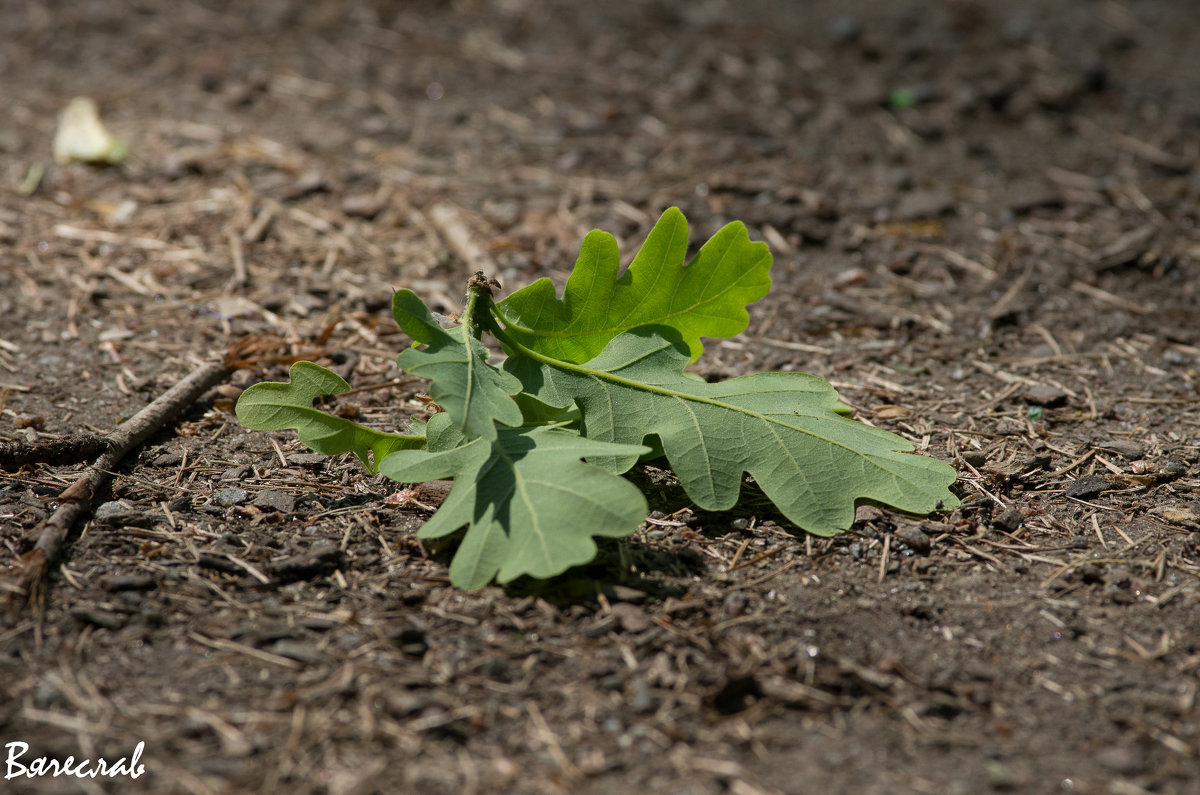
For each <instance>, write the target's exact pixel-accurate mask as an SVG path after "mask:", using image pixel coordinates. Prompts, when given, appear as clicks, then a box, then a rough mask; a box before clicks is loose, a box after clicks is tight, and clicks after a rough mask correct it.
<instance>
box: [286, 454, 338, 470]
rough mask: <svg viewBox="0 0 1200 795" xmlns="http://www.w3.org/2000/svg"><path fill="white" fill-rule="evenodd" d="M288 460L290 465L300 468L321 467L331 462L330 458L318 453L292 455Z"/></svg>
mask: <svg viewBox="0 0 1200 795" xmlns="http://www.w3.org/2000/svg"><path fill="white" fill-rule="evenodd" d="M287 460H288V463H289V464H295V465H296V466H298V467H319V466H323V465H324V464H325V462H326V461H328V460H329V456H326V455H319V454H317V453H292V454H291V455H289V456H288V457H287Z"/></svg>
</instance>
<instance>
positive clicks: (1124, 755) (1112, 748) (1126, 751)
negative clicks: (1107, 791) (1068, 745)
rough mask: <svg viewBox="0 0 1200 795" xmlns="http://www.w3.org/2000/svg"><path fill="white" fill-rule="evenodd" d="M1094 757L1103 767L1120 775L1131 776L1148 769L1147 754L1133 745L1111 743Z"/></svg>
mask: <svg viewBox="0 0 1200 795" xmlns="http://www.w3.org/2000/svg"><path fill="white" fill-rule="evenodd" d="M1092 758H1093V759H1095V760H1096V763H1097V764H1099V765H1100V766H1101V767H1103V768H1106V769H1108V770H1111V771H1112V772H1114V773H1117V774H1118V775H1123V776H1130V775H1134V774H1136V773H1140V772H1142V771H1143V770H1145V769H1146V759H1145V756H1144V755H1143V754H1142V752H1141V751H1140V750H1138V749H1137V748H1136V747H1134V746H1132V745H1109V746H1106V747H1104V748H1101V749H1100V750H1099V751H1097V752H1096V753H1095V754H1093V755H1092Z"/></svg>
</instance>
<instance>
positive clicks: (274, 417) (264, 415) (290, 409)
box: [237, 362, 425, 473]
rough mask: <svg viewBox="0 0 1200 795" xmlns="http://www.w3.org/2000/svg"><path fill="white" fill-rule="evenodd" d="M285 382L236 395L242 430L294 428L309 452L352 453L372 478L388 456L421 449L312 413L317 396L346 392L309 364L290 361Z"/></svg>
mask: <svg viewBox="0 0 1200 795" xmlns="http://www.w3.org/2000/svg"><path fill="white" fill-rule="evenodd" d="M288 377H289V378H290V379H291V383H280V382H264V383H261V384H255V385H254V386H252V387H250V388H249V389H247V390H246V391H245V392H243V393H242V396H241V397H240V398H238V402H237V417H238V419H239V420H240V421H241V423H242V424H243V425H245V426H246V427H247V428H252V429H254V430H256V431H278V430H283V429H285V428H294V429H296V430H297V431H299V436H300V441H301V442H303V443H304V444H305V445H306V446H307V447H308V448H309V449H310V450H313V451H315V452H318V453H323V454H325V455H337V454H339V453H346V452H353V453H354V454H355V455H356V456H358V460H359V461H362V463H363V466H365V467H366V468H367V469H368V470H370V471H371V472H372V473H375V472H376V471H377V470H378V465H379V462H380V461H382V460H383V459H384V458H385V457H386V456H388V455H389V454H391V453H394V452H396V451H397V450H413V449H420V448H422V447H424V446H425V437H424V436H405V435H403V434H399V433H384V432H382V431H375V430H372V429H370V428H367V427H365V426H363V425H359V424H358V423H354V422H351V421H350V420H347V419H343V418H342V417H335V416H333V415H332V414H326V413H325V412H323V411H321V410H319V409H315V408H313V400H315V399H316V398H318V397H320V396H321V395H340V394H341V393H343V392H346V391H347V390H349V389H350V385H349V384H347V383H346V382H345V380H344V379H343V378H342V377H341V376H340V375H338V374H337V373H335V372H333V371H331V370H327V369H325V368H324V367H321V366H320V365H317V364H313V363H312V362H296V363H295V364H293V365H292V368H291V370H290V371H289V372H288ZM368 451H370V453H371V455H373V457H374V466H372V461H371V458H370V457H369V456H368Z"/></svg>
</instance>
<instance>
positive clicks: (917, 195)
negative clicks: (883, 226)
mask: <svg viewBox="0 0 1200 795" xmlns="http://www.w3.org/2000/svg"><path fill="white" fill-rule="evenodd" d="M953 209H954V195H953V194H951V193H948V192H946V191H914V192H912V193H906V194H904V195H903V196H901V197H900V201H898V202H896V210H895V212H893V213H892V217H893V219H895V220H897V221H921V220H926V219H929V218H937V217H938V216H941V215H945V214H946V213H948V212H950V211H951V210H953Z"/></svg>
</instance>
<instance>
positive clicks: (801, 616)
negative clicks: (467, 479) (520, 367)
mask: <svg viewBox="0 0 1200 795" xmlns="http://www.w3.org/2000/svg"><path fill="white" fill-rule="evenodd" d="M585 6H586V7H585ZM0 31H3V36H2V37H0V96H2V97H3V106H4V111H3V113H2V114H0V408H2V414H0V444H2V443H8V442H35V443H40V442H44V441H46V440H53V439H57V438H59V437H62V436H65V435H67V434H72V433H76V432H94V433H105V432H108V431H111V430H112V429H114V428H115V427H117V425H118V423H120V422H121V421H122V420H123V419H125V418H128V417H130V416H131V415H132V414H134V413H135V412H136V411H138V410H139V409H140V408H142V407H143V406H144V405H146V404H147V403H148V402H149V401H150V400H152V399H154V398H155V397H156V396H158V395H160V394H162V393H163V392H164V391H165V390H166V389H167V388H169V387H170V386H171V385H172V384H174V383H176V382H177V381H179V380H180V379H182V378H183V377H185V376H186V375H187V374H188V373H189V372H192V371H193V370H194V369H196V368H197V366H199V365H201V364H202V363H203V362H205V361H210V360H212V359H215V358H216V357H218V356H219V355H220V354H221V352H222V351H224V350H225V349H226V348H227V347H228V346H229V345H231V344H232V343H234V342H236V341H238V340H239V339H242V338H243V337H245V336H246V335H250V336H253V337H257V338H260V339H272V340H276V341H278V342H279V343H280V344H281V345H282V346H283V347H284V349H285V350H287V351H290V352H303V351H305V350H315V351H316V354H317V355H318V356H319V359H318V360H319V361H321V362H322V363H325V364H327V365H329V366H332V367H333V368H334V369H336V370H338V372H340V373H342V374H343V375H344V376H345V377H346V378H347V380H348V381H349V382H350V383H351V385H352V386H354V387H371V388H369V389H363V390H362V391H358V392H356V393H354V394H353V395H350V396H348V397H345V398H341V399H339V400H338V401H337V402H336V403H333V404H331V405H334V406H335V407H336V409H337V410H339V411H343V412H350V413H352V414H354V415H355V416H357V417H358V418H359V419H360V421H362V422H366V423H369V424H372V425H374V426H376V427H380V428H385V429H401V428H403V427H404V422H405V420H406V419H407V418H408V417H411V416H423V414H422V412H424V411H425V410H427V408H428V406H427V405H426V404H425V403H423V402H421V401H420V399H419V397H420V396H421V395H422V393H423V390H424V388H425V386H424V384H422V383H421V382H419V381H414V380H412V379H397V375H398V373H397V371H396V369H395V364H394V361H393V358H394V355H395V354H396V353H397V352H399V351H400V350H401V349H402V348H403V347H405V346H406V345H407V344H408V343H407V340H406V338H404V337H403V336H402V335H401V334H400V333H399V331H398V330H397V329H396V328H395V326H394V324H393V323H392V321H391V319H390V316H389V314H388V306H389V302H390V297H391V293H392V291H393V290H394V289H396V288H400V287H411V288H412V289H414V290H416V291H417V292H418V293H419V294H421V295H422V296H424V297H425V298H426V299H427V300H428V301H429V303H431V305H433V306H434V308H436V309H439V310H440V311H454V310H456V309H459V308H461V307H460V302H461V300H462V296H463V294H464V290H465V280H466V277H467V275H468V274H469V273H471V272H473V271H475V270H477V269H481V270H484V271H487V272H488V273H490V274H493V275H496V276H497V277H498V278H499V279H500V281H501V282H503V283H504V285H505V287H506V288H509V289H511V288H514V287H519V286H521V285H522V284H525V283H527V282H529V281H531V280H532V279H534V278H535V277H538V276H542V275H549V276H552V277H554V278H555V279H556V280H558V281H559V283H561V281H562V280H563V279H564V278H565V275H566V273H567V272H568V271H569V269H570V267H571V264H572V263H573V260H574V255H575V253H576V250H577V246H578V243H579V241H580V240H581V239H582V237H583V235H584V234H585V233H586V232H587V231H588V230H589V229H592V228H595V227H599V228H603V229H606V230H609V231H611V232H613V233H614V234H616V235H617V237H618V239H619V240H620V241H621V244H622V252H623V253H624V254H626V255H632V253H633V251H634V250H636V247H637V246H638V245H639V244H640V241H641V240H642V238H643V237H644V235H645V233H646V231H647V230H648V229H649V227H650V225H651V224H652V223H653V221H654V219H655V218H657V216H658V214H659V213H660V212H661V211H662V210H663V209H664V208H666V207H668V206H671V205H678V206H680V207H681V208H682V209H683V210H684V212H685V213H686V214H687V216H688V218H689V219H690V220H691V222H692V234H693V242H695V243H699V242H701V241H702V240H703V239H705V238H706V237H707V236H708V235H709V234H711V233H712V232H713V231H715V230H716V229H717V228H719V226H720V225H722V224H723V223H725V222H726V221H728V220H733V219H741V220H743V221H745V222H746V223H747V225H748V226H749V228H750V231H751V236H752V237H753V238H755V239H760V240H765V241H767V242H768V243H769V244H770V245H771V248H772V251H773V253H774V256H775V265H774V268H773V277H774V282H775V287H774V290H773V291H772V293H771V294H770V296H768V297H767V298H766V299H765V300H763V301H762V302H761V303H759V304H757V305H755V306H754V307H753V308H752V313H751V315H752V320H751V326H750V329H749V330H748V331H747V333H746V334H745V335H743V336H742V337H740V338H737V339H735V340H729V341H720V342H712V343H710V344H709V345H708V346H707V354H706V356H705V358H704V359H703V360H701V370H700V371H701V372H702V373H703V374H704V375H706V376H710V377H729V376H733V375H738V374H741V373H745V372H750V371H755V370H769V369H777V370H778V369H782V370H804V371H808V372H812V373H816V374H817V375H820V376H822V377H824V378H827V379H829V380H830V381H832V382H833V383H834V384H835V385H836V386H837V387H838V389H839V391H840V392H841V394H842V395H843V397H844V398H845V399H846V401H847V402H849V403H850V404H852V405H853V407H854V409H855V411H856V414H857V416H858V417H859V418H860V419H862V420H864V421H869V422H871V423H874V424H876V425H879V426H881V427H884V428H887V429H889V430H892V431H894V432H896V433H899V434H901V435H903V436H905V437H907V438H909V439H911V440H912V441H913V442H914V443H915V444H916V445H917V446H918V448H919V449H920V450H922V451H923V452H925V453H927V454H929V455H933V456H937V457H940V458H943V459H945V460H947V461H950V462H952V463H953V464H954V465H955V467H956V468H957V469H958V471H959V473H960V476H961V480H960V481H959V483H958V484H957V485H956V487H955V488H956V491H957V492H958V493H959V494H960V495H961V496H962V498H963V505H962V507H961V509H959V510H956V511H954V512H953V513H951V514H947V515H941V516H934V517H906V516H899V515H896V514H893V513H889V512H885V511H881V510H878V509H875V508H871V507H863V508H860V509H859V514H858V519H857V521H856V522H855V524H854V526H853V527H852V528H850V529H849V531H848V532H846V533H845V534H843V535H841V536H838V537H836V538H833V539H817V538H805V537H804V536H803V535H801V534H797V533H794V532H793V531H791V530H790V529H789V528H788V526H787V525H786V522H784V521H783V520H782V519H780V517H778V516H776V515H774V514H773V513H771V511H770V510H769V509H768V507H767V506H766V505H765V504H764V503H763V502H762V501H761V500H755V499H754V498H753V497H750V498H748V499H747V500H746V501H745V503H744V504H743V506H742V507H741V508H739V509H738V510H736V511H734V512H732V513H729V514H709V513H704V512H701V511H698V510H694V509H692V508H691V507H690V506H689V504H688V502H687V499H686V497H685V496H684V495H683V494H682V493H681V492H680V491H679V490H678V489H677V488H673V487H672V486H671V485H670V481H669V479H666V480H664V479H663V478H662V477H649V476H652V475H655V474H656V473H648V475H647V476H643V477H644V480H645V482H646V485H647V487H648V488H649V490H650V497H651V503H652V507H653V508H654V509H655V510H656V511H657V512H656V513H654V514H652V516H651V519H650V520H648V522H647V524H646V525H644V526H643V528H642V529H641V530H640V531H639V532H638V533H637V534H635V535H634V536H633V537H632V538H631V539H629V540H628V542H627V543H624V544H621V545H617V544H611V545H608V546H605V547H604V548H603V550H602V556H601V559H600V560H599V561H598V562H597V564H596V565H594V566H591V567H589V568H587V569H586V570H584V571H574V572H571V573H569V575H567V576H564V577H563V578H561V579H560V580H556V581H554V582H551V583H545V584H537V583H531V582H519V583H517V584H516V585H515V586H514V587H511V588H509V589H500V588H495V587H493V588H487V589H485V590H483V591H480V592H474V593H464V592H460V591H456V590H453V589H451V588H449V587H448V583H447V579H446V563H447V558H446V556H445V553H444V551H438V550H435V549H426V548H423V547H422V546H421V545H419V544H418V543H417V541H416V539H415V535H414V533H415V529H416V528H417V527H418V526H419V525H420V524H421V522H422V521H424V520H425V519H426V518H427V517H428V515H429V513H428V511H427V510H425V509H424V508H422V507H420V506H416V505H412V504H408V505H407V506H398V505H396V504H395V501H394V500H393V501H392V502H389V501H388V500H387V497H388V496H389V495H392V494H393V493H394V492H396V491H398V490H399V488H400V486H399V485H398V484H394V483H391V482H388V481H386V480H382V479H375V478H371V477H369V476H366V475H365V474H364V472H363V470H362V469H361V467H359V465H358V464H357V463H356V462H355V461H353V460H351V459H325V458H324V457H321V456H315V455H311V454H308V453H307V451H306V450H304V449H303V448H302V447H301V446H300V445H299V444H298V443H297V442H296V440H295V438H294V434H290V433H286V432H280V433H271V434H264V433H256V432H248V431H246V430H245V429H244V428H242V427H241V426H240V425H239V424H238V422H237V420H236V418H235V417H234V416H233V414H232V413H231V407H232V404H233V400H234V399H235V398H236V396H237V394H238V391H239V388H244V387H245V386H247V385H248V384H251V383H254V382H256V381H259V380H263V379H270V380H282V379H283V378H284V377H285V375H286V369H285V368H284V367H283V366H282V365H264V366H260V367H257V368H255V369H251V370H241V371H239V372H238V373H236V374H235V375H234V376H233V378H232V379H231V380H230V381H229V382H228V383H226V384H224V385H223V386H221V387H219V388H217V389H215V390H213V391H211V392H209V393H208V394H207V395H206V396H205V397H203V398H202V399H201V400H200V401H198V402H197V403H195V404H193V405H192V406H191V407H190V408H189V409H188V411H187V412H185V414H184V415H183V416H182V417H181V418H180V419H179V421H177V422H175V423H173V424H171V425H170V426H168V427H167V428H166V429H164V430H163V431H162V432H160V433H158V434H157V435H156V436H154V437H153V438H152V439H151V440H150V442H149V443H148V444H146V445H144V446H143V447H142V448H140V449H139V450H138V451H136V452H135V453H134V454H132V455H131V456H129V457H128V458H127V459H126V460H125V461H124V462H123V464H122V465H121V467H120V468H119V470H118V471H117V473H116V476H115V479H114V481H113V485H112V488H111V493H109V494H104V495H100V496H99V498H98V499H97V500H96V503H95V505H96V509H97V510H96V515H95V516H94V517H93V518H91V519H90V520H89V521H87V522H86V524H83V525H81V526H78V527H77V528H76V532H75V534H74V535H73V536H72V538H71V543H70V544H69V546H68V549H67V554H66V557H65V559H64V561H63V562H62V565H61V566H58V567H55V569H54V570H53V572H52V576H51V578H50V587H49V590H48V592H47V593H46V595H45V597H46V598H45V601H44V604H34V605H32V606H25V605H24V602H23V601H22V600H20V599H19V598H17V597H18V595H16V594H12V593H7V594H5V596H7V597H9V603H10V608H11V609H10V610H9V614H8V615H7V617H6V621H5V622H4V623H2V624H0V744H8V743H12V742H25V743H28V744H29V746H30V750H29V753H28V757H27V758H26V761H31V760H32V758H33V757H35V756H50V757H54V758H57V759H60V760H61V759H65V758H66V757H67V756H75V757H76V758H80V757H83V758H97V757H105V758H107V759H109V760H115V758H116V757H120V756H127V755H129V754H130V753H131V751H132V749H133V748H134V746H135V745H136V744H137V743H138V742H139V741H143V742H144V743H145V746H144V752H143V755H142V759H141V761H142V763H143V764H144V765H145V769H146V772H145V775H144V776H142V777H140V778H139V779H137V780H136V781H132V780H130V779H128V778H122V779H119V780H115V781H107V782H106V781H102V780H96V781H92V780H83V781H82V782H81V783H76V782H75V781H74V780H67V779H64V778H58V779H53V778H48V777H47V778H39V779H29V778H20V779H11V780H4V781H3V786H0V789H2V790H3V791H5V792H8V791H13V792H22V791H35V792H60V791H61V792H77V791H80V790H81V789H82V790H83V791H86V792H103V791H110V792H189V793H241V792H280V791H289V792H296V793H307V792H322V793H325V792H328V793H371V792H397V793H402V792H420V793H426V794H427V795H434V794H435V793H492V792H513V793H572V794H574V793H625V792H640V793H647V795H650V794H653V795H658V794H660V793H662V794H664V795H665V794H667V793H672V794H675V793H677V794H678V795H683V794H684V793H688V794H690V795H708V794H709V793H725V792H728V793H732V794H733V795H755V794H758V793H861V794H864V795H866V794H869V793H881V794H882V793H889V794H890V793H964V794H966V793H980V792H989V791H1012V792H1022V793H1025V792H1029V793H1060V792H1061V793H1116V794H1118V795H1131V794H1132V793H1143V792H1153V793H1195V792H1200V704H1198V703H1197V691H1198V689H1200V631H1198V627H1200V492H1198V490H1197V489H1198V486H1200V393H1198V389H1197V385H1198V384H1200V231H1198V229H1197V224H1198V221H1200V13H1198V11H1197V8H1196V6H1195V4H1194V2H1192V0H1145V1H1144V2H1141V1H1138V0H1130V1H1129V2H1116V1H1115V0H1103V1H1102V0H1087V1H1085V0H1070V1H1068V0H1044V1H1043V2H1030V1H1022V2H1014V3H1005V4H999V3H988V2H983V0H955V1H954V2H943V3H924V4H923V3H919V2H906V3H888V2H874V3H872V2H867V1H866V0H838V1H837V2H832V1H826V0H815V1H814V2H807V3H792V2H768V1H767V0H756V1H755V2H733V1H732V0H704V1H703V2H665V1H663V0H658V1H655V2H637V3H634V2H618V3H593V4H583V3H570V2H561V1H560V2H551V1H550V0H547V1H545V2H542V1H541V0H492V1H491V2H487V1H485V0H461V1H460V2H451V3H442V2H413V3H401V2H389V0H357V1H356V2H347V3H339V2H332V0H329V1H327V2H285V1H284V0H263V2H255V3H234V2H227V0H183V1H176V0H172V1H171V2H167V0H119V1H118V2H82V1H81V2H76V3H70V2H48V3H2V4H0ZM74 96H89V97H93V98H94V99H96V100H97V102H98V103H99V105H100V108H101V111H102V114H103V116H104V118H105V121H106V123H107V124H108V125H109V127H110V128H111V129H112V130H113V131H114V132H116V133H117V134H118V135H120V136H121V137H122V138H123V139H125V140H126V141H127V142H128V143H129V145H130V147H131V150H132V155H131V157H130V159H129V160H128V161H127V162H126V163H125V164H123V165H121V166H119V167H115V168H108V169H98V168H94V167H90V166H86V165H82V164H70V165H65V166H64V165H57V164H54V163H53V162H52V161H51V158H50V151H51V150H50V144H51V140H52V138H53V135H54V130H55V127H56V124H57V115H58V113H59V112H60V111H61V110H62V108H63V107H64V106H65V105H66V103H67V101H68V100H69V99H70V98H71V97H74ZM36 164H45V171H44V173H43V174H42V175H41V177H40V179H37V176H38V175H37V173H36V170H35V171H33V172H32V174H31V168H34V167H35V165H36ZM334 319H340V321H341V322H340V323H339V325H337V327H336V328H335V329H334V331H333V334H332V336H331V337H330V338H329V340H328V342H327V344H326V345H325V347H324V348H323V349H318V346H316V344H315V342H314V341H315V340H316V338H317V336H318V335H319V334H320V332H321V331H322V329H323V328H325V327H326V325H327V324H328V323H329V322H330V321H332V320H334ZM83 472H84V467H83V466H81V465H63V464H47V463H40V464H26V465H24V466H22V467H20V468H16V467H13V468H12V469H11V470H10V471H0V541H2V547H0V586H3V587H4V588H5V590H6V591H11V590H12V588H13V587H14V583H16V582H18V580H17V574H18V572H19V569H20V563H21V556H22V555H23V554H24V553H26V552H28V551H29V550H30V549H31V548H32V547H33V545H34V542H35V541H36V540H37V538H38V536H39V533H40V532H41V528H42V523H43V522H44V521H45V520H46V519H47V517H48V516H49V515H50V514H51V513H52V511H53V510H54V509H55V507H56V506H57V497H58V495H59V493H60V492H62V491H63V489H64V488H66V487H67V486H68V485H69V484H70V483H71V482H72V481H74V480H75V479H76V478H78V477H79V476H80V475H81V474H82V473H83ZM657 474H659V475H661V474H662V473H657ZM651 481H658V482H651ZM438 499H439V494H438V491H437V489H429V490H427V491H425V492H422V495H421V500H422V501H423V502H424V503H425V504H426V505H432V504H434V503H436V502H437V500H438ZM622 565H624V568H622ZM13 604H17V605H20V608H19V609H17V608H14V607H12V605H13ZM6 772H11V770H6Z"/></svg>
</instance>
